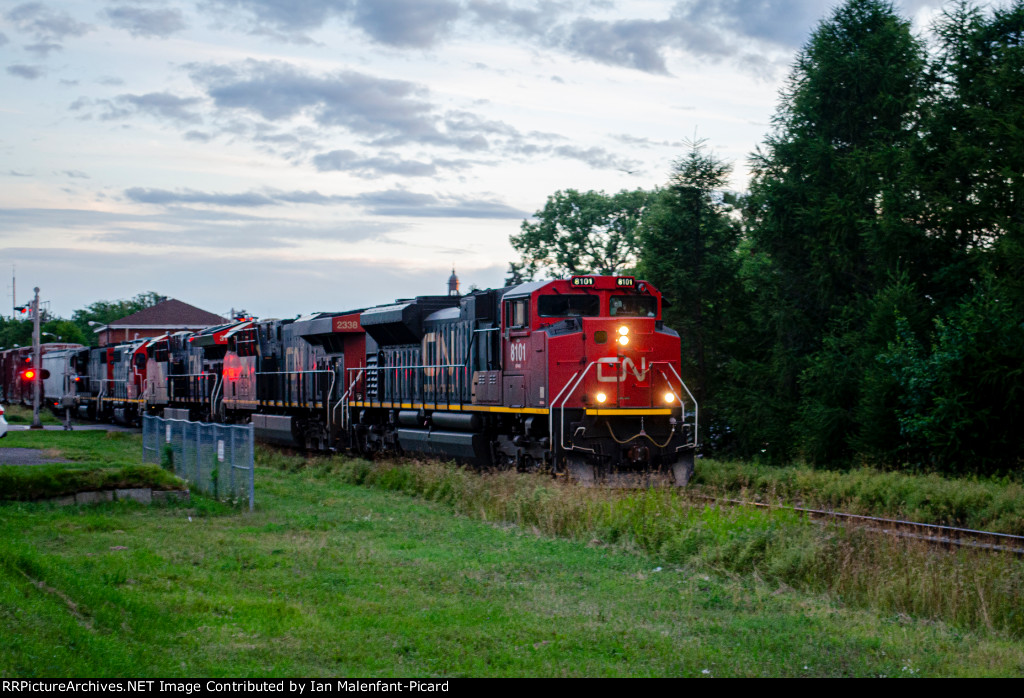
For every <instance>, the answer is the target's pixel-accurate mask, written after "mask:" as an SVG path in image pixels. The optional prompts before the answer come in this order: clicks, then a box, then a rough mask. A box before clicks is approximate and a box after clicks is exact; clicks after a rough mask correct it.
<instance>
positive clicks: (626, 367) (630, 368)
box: [597, 357, 648, 383]
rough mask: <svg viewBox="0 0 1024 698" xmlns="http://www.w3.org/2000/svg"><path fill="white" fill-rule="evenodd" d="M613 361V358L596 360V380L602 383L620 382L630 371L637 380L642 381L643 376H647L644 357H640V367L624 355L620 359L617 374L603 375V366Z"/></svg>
mask: <svg viewBox="0 0 1024 698" xmlns="http://www.w3.org/2000/svg"><path fill="white" fill-rule="evenodd" d="M613 363H615V360H614V359H612V361H600V362H598V364H597V380H599V381H600V382H602V383H621V382H622V381H624V380H626V378H627V376H628V375H629V374H630V373H632V374H633V377H634V378H636V379H637V381H642V380H643V379H644V378H646V377H647V370H648V369H647V359H646V357H645V358H641V359H640V368H637V366H636V364H635V363H633V359H631V358H629V357H626V358H625V359H623V360H622V363H621V364H620V367H621V370H620V371H619V373H618V375H611V376H607V375H605V373H604V370H603V369H604V367H605V366H608V365H610V364H613Z"/></svg>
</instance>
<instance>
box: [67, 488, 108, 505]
mask: <svg viewBox="0 0 1024 698" xmlns="http://www.w3.org/2000/svg"><path fill="white" fill-rule="evenodd" d="M112 501H114V493H113V492H111V491H110V490H100V491H98V492H79V493H78V494H76V495H75V504H99V503H100V502H112Z"/></svg>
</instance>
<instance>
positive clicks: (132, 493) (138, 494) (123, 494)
mask: <svg viewBox="0 0 1024 698" xmlns="http://www.w3.org/2000/svg"><path fill="white" fill-rule="evenodd" d="M114 496H115V497H117V499H118V501H123V500H126V499H130V500H132V501H135V502H139V503H141V504H150V503H151V502H152V501H153V490H151V489H149V488H148V487H137V488H134V489H127V490H114Z"/></svg>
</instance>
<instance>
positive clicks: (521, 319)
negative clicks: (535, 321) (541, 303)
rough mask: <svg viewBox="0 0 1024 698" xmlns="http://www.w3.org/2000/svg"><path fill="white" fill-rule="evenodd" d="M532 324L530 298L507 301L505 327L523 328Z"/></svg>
mask: <svg viewBox="0 0 1024 698" xmlns="http://www.w3.org/2000/svg"><path fill="white" fill-rule="evenodd" d="M529 325H530V299H529V298H521V299H519V300H514V301H506V302H505V327H506V328H508V329H513V330H514V329H522V328H524V327H529Z"/></svg>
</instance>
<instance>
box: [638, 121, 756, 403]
mask: <svg viewBox="0 0 1024 698" xmlns="http://www.w3.org/2000/svg"><path fill="white" fill-rule="evenodd" d="M689 145H690V151H689V153H687V155H686V156H684V157H683V158H681V159H680V160H678V161H677V162H676V163H675V165H674V168H673V171H672V174H671V177H670V180H669V183H668V186H667V187H665V188H664V189H662V190H660V191H658V192H656V194H655V195H654V197H653V203H652V205H651V207H650V208H649V209H648V211H647V213H646V215H645V216H644V219H643V223H642V225H641V228H640V241H641V257H640V263H639V265H638V267H637V274H638V275H639V276H641V277H643V278H645V279H647V280H649V281H651V282H652V283H653V284H654V285H655V286H656V287H657V288H658V290H660V291H661V293H662V294H663V295H664V296H665V298H666V299H668V301H669V302H670V305H669V306H668V307H667V308H666V309H665V310H664V313H663V316H664V319H665V322H666V324H667V325H668V326H670V327H672V328H673V329H675V330H677V331H678V332H679V333H680V335H681V337H682V345H683V358H684V361H683V374H684V375H683V378H684V380H685V381H686V383H687V385H689V386H690V387H691V389H692V390H693V392H694V397H696V399H697V401H698V404H700V405H701V408H702V410H705V414H707V410H709V409H710V410H711V412H713V411H714V408H713V400H714V385H715V383H716V382H717V381H718V380H719V379H720V378H721V377H722V376H723V375H724V373H725V364H726V362H727V361H728V356H729V351H728V347H727V345H728V344H729V342H730V340H731V339H735V338H737V333H734V332H730V328H731V326H732V324H733V321H734V320H735V319H736V318H737V315H738V314H737V313H735V312H734V305H735V303H736V302H737V301H738V300H739V299H740V297H741V293H740V289H739V282H738V277H737V273H738V269H739V258H738V256H737V253H736V246H737V244H738V242H739V236H740V224H739V222H738V220H737V219H736V218H734V217H732V216H731V215H730V214H731V212H732V211H733V208H734V207H733V205H732V204H730V203H728V202H727V201H726V198H725V196H724V195H723V194H722V192H721V190H722V188H723V187H725V185H726V183H727V180H728V176H729V172H730V170H731V166H730V165H728V164H725V163H723V162H720V161H719V160H718V159H716V158H715V157H714V155H712V154H710V153H708V152H707V151H706V148H705V143H704V141H697V142H694V143H690V144H689Z"/></svg>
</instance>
